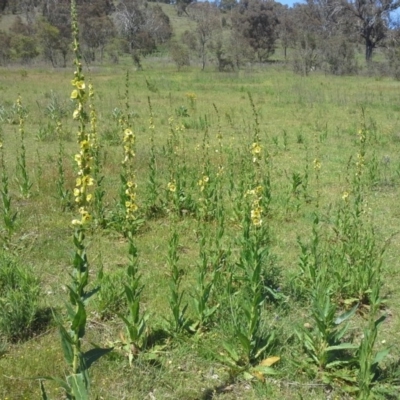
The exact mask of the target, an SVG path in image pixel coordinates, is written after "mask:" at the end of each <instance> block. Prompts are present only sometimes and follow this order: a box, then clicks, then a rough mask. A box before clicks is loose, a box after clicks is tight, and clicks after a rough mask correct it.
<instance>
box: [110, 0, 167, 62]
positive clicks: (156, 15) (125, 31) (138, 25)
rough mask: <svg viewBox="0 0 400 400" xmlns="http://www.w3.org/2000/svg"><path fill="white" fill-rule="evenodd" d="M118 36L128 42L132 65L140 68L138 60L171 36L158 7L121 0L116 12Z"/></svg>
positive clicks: (163, 15) (165, 16) (165, 20)
mask: <svg viewBox="0 0 400 400" xmlns="http://www.w3.org/2000/svg"><path fill="white" fill-rule="evenodd" d="M116 20H117V22H118V24H117V25H118V27H119V30H120V34H121V35H122V36H123V37H124V38H125V39H126V40H127V41H128V42H129V45H130V51H131V54H132V57H133V61H134V63H135V64H136V65H137V66H138V68H141V64H140V58H141V56H144V55H146V54H149V53H150V52H151V51H153V50H154V49H155V48H156V46H157V44H158V43H163V42H165V41H166V40H167V39H169V38H170V37H171V35H172V27H171V24H170V21H169V18H168V16H167V15H166V14H165V13H164V12H163V11H162V9H161V7H160V6H154V7H151V6H149V5H148V3H147V2H145V1H143V2H141V1H137V2H131V1H129V0H122V1H121V2H120V3H119V5H118V7H117V12H116Z"/></svg>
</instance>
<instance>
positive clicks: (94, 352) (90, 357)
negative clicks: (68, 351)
mask: <svg viewBox="0 0 400 400" xmlns="http://www.w3.org/2000/svg"><path fill="white" fill-rule="evenodd" d="M113 349H114V348H113V347H111V348H109V349H101V348H94V349H91V350H89V351H87V352H86V353H84V354H83V360H84V362H85V366H86V369H89V368H90V366H91V365H92V364H93V363H94V362H95V361H97V360H98V359H99V358H101V357H103V356H104V355H106V354H108V353H110V352H111V351H113Z"/></svg>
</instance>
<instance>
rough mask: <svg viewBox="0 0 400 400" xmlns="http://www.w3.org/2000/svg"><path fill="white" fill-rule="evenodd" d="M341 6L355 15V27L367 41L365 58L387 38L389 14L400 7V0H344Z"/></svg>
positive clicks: (368, 59)
mask: <svg viewBox="0 0 400 400" xmlns="http://www.w3.org/2000/svg"><path fill="white" fill-rule="evenodd" d="M340 6H341V7H342V8H343V9H344V10H346V11H347V12H348V13H349V14H350V15H351V16H353V17H355V23H356V24H355V27H356V29H357V32H358V33H359V35H360V36H361V37H362V38H363V40H364V43H365V59H366V61H367V62H368V61H370V60H371V57H372V53H373V50H374V49H375V48H376V46H377V45H378V44H379V43H381V42H382V41H383V39H385V37H386V34H387V32H388V26H389V14H390V13H391V12H392V11H394V10H396V9H398V8H399V7H400V0H342V3H340Z"/></svg>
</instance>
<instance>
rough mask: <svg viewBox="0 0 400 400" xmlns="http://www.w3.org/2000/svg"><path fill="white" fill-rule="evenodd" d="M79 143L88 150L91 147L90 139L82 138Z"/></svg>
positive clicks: (83, 148)
mask: <svg viewBox="0 0 400 400" xmlns="http://www.w3.org/2000/svg"><path fill="white" fill-rule="evenodd" d="M79 145H80V147H81V149H82V150H87V149H88V148H89V145H90V143H89V141H88V140H82V141H81V142H80V143H79Z"/></svg>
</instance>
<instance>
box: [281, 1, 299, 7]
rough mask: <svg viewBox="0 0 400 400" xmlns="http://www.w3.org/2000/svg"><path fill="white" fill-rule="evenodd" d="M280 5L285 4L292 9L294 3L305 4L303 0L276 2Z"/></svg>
mask: <svg viewBox="0 0 400 400" xmlns="http://www.w3.org/2000/svg"><path fill="white" fill-rule="evenodd" d="M276 1H277V2H278V3H281V4H285V5H287V6H289V7H292V5H293V4H294V3H303V1H301V0H276Z"/></svg>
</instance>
